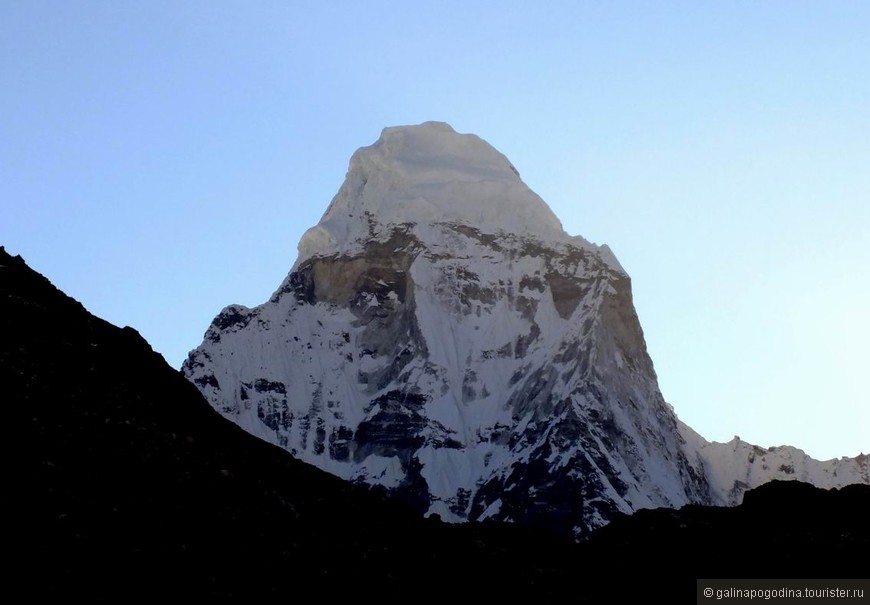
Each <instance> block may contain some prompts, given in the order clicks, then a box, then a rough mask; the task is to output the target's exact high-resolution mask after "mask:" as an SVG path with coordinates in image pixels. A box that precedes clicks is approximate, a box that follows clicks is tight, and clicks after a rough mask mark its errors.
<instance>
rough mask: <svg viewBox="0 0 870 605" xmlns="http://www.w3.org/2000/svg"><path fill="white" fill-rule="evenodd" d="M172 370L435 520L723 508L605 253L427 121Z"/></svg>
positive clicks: (620, 276)
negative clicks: (261, 292)
mask: <svg viewBox="0 0 870 605" xmlns="http://www.w3.org/2000/svg"><path fill="white" fill-rule="evenodd" d="M182 371H183V372H184V374H185V375H186V376H187V377H188V378H189V379H190V380H191V381H193V382H194V383H195V384H196V385H197V386H198V387H199V389H200V390H201V391H202V393H203V394H204V395H205V396H206V398H207V399H208V401H209V402H210V403H211V404H212V405H213V406H214V407H215V408H216V409H217V410H218V411H220V412H221V413H222V414H223V415H225V416H226V417H228V418H230V419H231V420H233V421H234V422H236V423H238V424H239V425H241V426H242V427H243V428H245V429H246V430H248V431H250V432H251V433H254V434H255V435H258V436H260V437H262V438H263V439H266V440H268V441H271V442H273V443H275V444H277V445H279V446H281V447H283V448H285V449H287V450H289V451H290V452H291V453H293V455H294V456H296V457H297V458H300V459H302V460H304V461H307V462H310V463H312V464H315V465H317V466H319V467H320V468H323V469H325V470H327V471H329V472H331V473H333V474H336V475H338V476H340V477H343V478H346V479H349V480H352V481H355V482H362V483H366V484H369V485H380V486H383V487H384V488H386V489H388V490H390V491H392V492H395V493H397V494H399V495H401V496H402V497H403V498H404V499H406V500H407V501H409V502H411V503H413V505H414V506H415V507H416V508H417V509H418V510H419V511H420V512H422V513H424V514H438V515H440V516H441V517H442V518H444V519H446V520H450V521H464V520H481V519H496V520H507V521H515V522H521V523H526V524H532V525H545V526H548V527H550V528H554V529H557V530H564V531H569V532H572V533H573V535H574V536H575V537H580V536H583V535H585V534H586V533H587V532H588V531H589V530H590V529H593V528H595V527H599V526H601V525H603V524H605V523H606V522H607V521H608V520H609V519H610V518H611V517H612V516H613V515H614V514H616V513H619V512H621V513H630V512H632V511H635V510H638V509H641V508H652V507H679V506H682V505H684V504H687V503H708V504H712V503H723V502H724V501H725V500H727V498H724V499H723V495H722V494H723V488H722V482H723V481H725V482H727V478H723V476H721V473H720V474H716V473H715V472H713V471H711V466H714V465H715V464H717V462H716V461H717V460H719V458H721V456H720V455H719V454H718V453H717V452H714V451H712V450H709V448H707V449H705V444H706V442H705V441H703V440H702V439H701V438H700V437H697V435H694V433H691V432H690V431H691V430H690V429H687V427H681V424H680V423H679V421H678V420H677V418H676V416H675V414H674V412H673V410H672V409H671V407H670V406H669V405H668V404H667V403H666V402H665V401H664V399H663V398H662V395H661V393H660V391H659V389H658V385H657V380H656V374H655V371H654V369H653V364H652V361H651V360H650V358H649V355H648V354H647V351H646V346H645V343H644V338H643V332H642V330H641V327H640V324H639V322H638V319H637V316H636V314H635V311H634V306H633V303H632V296H631V282H630V279H629V277H628V276H627V275H626V274H625V272H624V271H623V269H622V267H621V266H620V265H619V263H618V261H617V260H616V258H615V257H614V256H613V254H612V253H611V251H610V250H609V249H608V248H607V247H606V246H596V245H593V244H591V243H589V242H588V241H586V240H584V239H583V238H581V237H576V236H575V237H572V236H569V235H567V234H566V233H565V232H564V231H563V230H562V228H561V225H560V223H559V221H558V219H557V218H556V217H555V215H553V213H552V212H551V211H550V209H549V208H548V207H547V205H546V204H545V203H544V202H543V200H541V199H540V198H539V197H538V196H537V195H536V194H534V193H533V192H532V191H531V190H530V189H529V188H528V187H527V186H526V185H525V184H524V183H523V182H522V180H521V179H520V177H519V174H518V172H517V171H516V169H515V168H514V167H513V166H512V165H511V164H510V162H509V161H508V160H507V159H506V158H505V157H504V156H503V155H502V154H500V153H499V152H498V151H496V150H495V149H493V148H492V147H491V146H489V145H488V144H487V143H486V142H484V141H482V140H481V139H479V138H478V137H476V136H473V135H465V134H458V133H456V132H454V131H453V129H451V128H450V127H449V126H448V125H446V124H442V123H434V122H429V123H425V124H422V125H419V126H408V127H397V128H388V129H385V130H384V132H383V134H382V136H381V138H380V139H379V140H378V141H377V142H376V143H375V144H374V145H372V146H370V147H365V148H362V149H360V150H358V151H357V152H356V153H355V154H354V156H353V157H352V159H351V162H350V168H349V171H348V174H347V177H346V179H345V182H344V184H343V185H342V186H341V188H340V190H339V192H338V194H337V195H336V197H335V198H334V199H333V201H332V203H331V204H330V205H329V207H328V209H327V211H326V213H325V214H324V216H323V218H322V219H321V221H320V223H319V224H318V225H317V226H315V227H313V228H312V229H309V231H308V232H306V234H305V235H304V236H303V238H302V241H301V242H300V244H299V258H298V260H297V261H296V263H295V265H294V266H293V268H292V270H291V272H290V274H289V275H288V276H287V278H286V279H285V280H284V282H283V283H282V284H281V286H280V287H279V288H278V290H277V291H276V292H275V294H274V295H273V296H272V298H271V299H270V300H269V301H268V302H266V303H264V304H263V305H260V306H258V307H256V308H253V309H249V308H245V307H242V306H239V305H232V306H229V307H227V308H225V309H224V310H223V311H222V312H221V313H220V314H219V315H218V316H217V317H216V318H215V319H214V321H213V322H212V324H211V326H210V327H209V328H208V331H207V332H206V334H205V339H204V341H203V343H202V345H201V346H200V347H199V348H197V349H196V350H194V351H192V352H191V354H190V356H189V358H188V360H187V361H186V362H185V363H184V366H183V368H182ZM687 435H688V439H687ZM693 435H694V437H693ZM696 437H697V439H696ZM857 464H858V463H856V468H858V467H857ZM861 464H863V467H862V468H863V469H864V471H863V472H864V481H865V482H866V481H867V472H866V469H867V464H866V460H864V461H863V462H862V463H861ZM859 470H860V469H859ZM856 472H857V471H856ZM783 473H784V471H783ZM773 474H774V475H775V474H776V473H773ZM729 476H730V475H729ZM771 478H772V477H771ZM738 479H739V477H735V480H738ZM846 482H851V481H846ZM729 489H730V488H729ZM740 489H742V488H740ZM740 489H738V490H737V491H738V492H740ZM725 491H728V490H725ZM729 493H730V492H729ZM735 493H737V492H735ZM740 493H742V492H740ZM728 498H731V499H732V500H734V499H735V498H737V496H733V497H732V496H728Z"/></svg>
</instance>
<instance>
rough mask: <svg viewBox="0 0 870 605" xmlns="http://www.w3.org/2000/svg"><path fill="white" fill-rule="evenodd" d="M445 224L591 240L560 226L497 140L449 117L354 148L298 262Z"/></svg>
mask: <svg viewBox="0 0 870 605" xmlns="http://www.w3.org/2000/svg"><path fill="white" fill-rule="evenodd" d="M445 224H449V225H464V226H467V227H471V228H473V229H476V230H478V231H480V232H481V233H486V234H493V235H495V234H499V233H506V234H513V235H519V236H523V237H530V238H532V239H536V240H541V241H550V242H554V241H568V240H570V241H571V242H572V243H573V244H574V245H577V244H578V243H583V244H586V245H588V242H586V241H585V240H582V242H578V241H577V240H578V238H571V237H570V236H568V235H567V234H566V233H565V232H564V231H563V230H562V225H561V223H560V222H559V219H558V218H556V215H555V214H553V211H552V210H550V208H549V206H547V204H546V203H545V202H544V201H543V200H542V199H541V198H540V197H539V196H538V195H537V194H535V193H534V192H533V191H532V190H531V189H529V187H528V186H527V185H526V184H525V183H523V181H522V180H521V179H520V176H519V172H518V171H517V170H516V168H514V166H513V165H512V164H511V162H510V161H509V160H508V159H507V158H506V157H505V156H504V155H503V154H502V153H500V152H499V151H498V150H496V149H495V148H494V147H493V146H492V145H490V144H489V143H487V142H486V141H484V140H483V139H481V138H480V137H478V136H476V135H473V134H462V133H458V132H456V131H455V130H454V129H453V128H452V127H451V126H450V125H449V124H446V123H444V122H424V123H422V124H419V125H412V126H393V127H388V128H384V130H383V131H382V133H381V136H380V138H379V139H378V140H377V141H376V142H375V143H374V144H372V145H370V146H368V147H362V148H360V149H358V150H357V151H356V153H354V154H353V156H352V158H351V160H350V167H349V169H348V172H347V176H346V178H345V181H344V183H343V184H342V186H341V188H340V189H339V191H338V193H337V194H336V196H335V197H334V198H333V200H332V202H331V203H330V205H329V207H328V208H327V210H326V212H325V213H324V215H323V217H322V218H321V220H320V222H319V223H318V224H317V225H316V226H315V227H312V228H311V229H309V230H308V231H307V232H306V234H305V235H304V236H303V238H302V240H301V241H300V243H299V262H301V261H303V260H305V259H307V258H310V257H312V256H327V255H331V254H336V253H351V252H357V251H359V249H360V246H361V244H362V243H363V242H365V241H368V240H370V239H372V238H373V237H374V238H376V239H378V238H386V237H388V236H389V233H390V232H391V231H392V227H394V226H397V225H403V226H410V227H411V229H412V230H413V232H414V235H416V236H417V237H418V238H419V239H420V240H421V241H424V242H426V241H438V240H439V239H441V238H440V237H439V235H440V234H439V226H440V225H445ZM580 239H582V238H580Z"/></svg>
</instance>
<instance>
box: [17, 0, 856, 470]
mask: <svg viewBox="0 0 870 605" xmlns="http://www.w3.org/2000/svg"><path fill="white" fill-rule="evenodd" d="M868 30H870V3H868V2H863V1H851V2H850V1H838V2H802V1H800V0H790V1H767V2H755V1H753V2H749V1H734V2H708V1H697V0H695V1H692V2H620V1H612V2H611V1H608V2H576V1H575V2H547V3H541V2H535V3H533V2H498V3H496V2H467V1H466V2H444V1H441V2H406V3H398V2H365V3H363V2H341V1H335V2H304V1H297V2H266V1H263V2H254V3H251V2H228V1H217V2H195V1H188V2H159V1H150V2H140V3H136V2H126V1H119V2H88V1H78V2H74V3H73V2H60V1H54V2H41V1H38V0H27V1H17V0H2V2H0V244H4V245H5V246H6V247H7V249H8V250H9V251H10V252H12V253H13V254H21V255H22V256H24V258H25V259H26V260H27V261H28V262H29V263H30V264H31V265H32V266H33V267H34V268H36V269H37V270H39V271H40V272H42V273H44V274H45V275H47V276H48V277H49V278H50V279H51V280H52V281H53V282H54V283H55V284H56V285H57V286H59V287H60V288H62V289H63V290H65V291H66V292H67V293H68V294H70V295H72V296H74V297H75V298H77V299H78V300H80V301H81V302H82V303H83V304H84V305H85V306H86V307H87V308H88V309H89V310H90V311H92V312H93V313H96V314H97V315H100V316H102V317H104V318H106V319H108V320H109V321H112V322H113V323H116V324H119V325H132V326H134V327H135V328H137V329H138V330H139V331H140V332H141V333H142V334H143V336H145V337H146V338H147V339H148V340H149V342H150V343H151V344H152V346H153V347H154V348H155V349H156V350H157V351H159V352H161V353H163V355H164V356H165V357H166V358H167V360H168V361H169V362H170V363H171V364H172V365H174V366H176V367H177V366H179V365H180V364H181V362H182V360H183V359H184V357H185V356H186V353H187V351H188V350H190V349H192V348H194V347H195V346H197V345H198V344H199V343H200V341H201V339H202V334H203V332H204V331H205V329H206V328H207V326H208V324H209V322H210V321H211V319H212V318H213V316H214V315H215V314H216V313H217V312H218V311H219V310H220V309H221V308H222V307H223V306H225V305H227V304H230V303H242V304H246V305H249V306H253V305H256V304H259V303H261V302H264V301H265V300H266V299H267V298H268V297H269V296H270V295H271V293H272V292H273V290H274V289H275V288H277V286H278V284H279V283H280V282H281V280H282V279H283V277H284V276H285V275H286V273H287V271H288V270H289V268H290V266H291V265H292V263H293V261H294V260H295V257H296V244H297V242H298V240H299V237H300V236H301V234H302V232H303V231H304V230H305V229H307V228H308V227H310V226H312V225H313V224H315V223H316V222H317V221H318V220H319V218H320V215H321V214H322V213H323V211H324V210H325V209H326V206H327V204H328V203H329V201H330V199H331V198H332V196H333V195H334V194H335V192H336V190H337V189H338V187H339V185H340V184H341V181H342V179H343V176H344V173H345V171H346V169H347V162H348V160H349V158H350V155H351V153H352V152H353V151H354V150H355V149H356V148H358V147H360V146H363V145H368V144H371V143H372V142H374V141H375V140H376V139H377V137H378V135H379V133H380V130H381V129H382V128H383V127H385V126H390V125H398V124H413V123H418V122H423V121H426V120H442V121H446V122H449V123H450V124H451V125H452V126H453V127H454V128H455V129H456V130H458V131H460V132H473V133H475V134H478V135H479V136H481V137H483V138H484V139H486V140H487V141H489V142H490V143H491V144H493V145H494V146H495V147H496V148H497V149H499V150H500V151H502V152H503V153H504V154H505V155H507V156H508V158H510V159H511V161H512V162H513V164H514V165H515V166H516V167H517V168H518V169H519V171H520V173H521V175H522V176H523V179H524V180H525V181H526V183H527V184H528V185H529V186H530V187H531V188H532V189H534V190H535V191H536V192H537V193H538V194H540V195H541V196H542V197H543V198H544V200H546V201H547V203H548V204H549V205H550V206H551V207H552V208H553V210H554V212H555V213H556V214H557V215H558V216H559V218H560V219H561V220H562V223H563V225H564V227H565V229H566V231H568V232H569V233H571V234H579V235H583V236H584V237H586V238H587V239H590V240H592V241H594V242H596V243H607V244H608V245H609V246H610V247H611V248H612V249H613V250H614V252H615V253H616V255H617V257H618V258H619V259H620V261H621V262H622V264H623V265H624V266H625V268H626V269H627V271H628V272H629V274H630V275H631V277H632V282H633V287H634V297H635V304H636V307H637V311H638V314H639V316H640V320H641V323H642V325H643V327H644V332H645V336H646V339H647V345H648V347H649V351H650V354H651V356H652V358H653V361H654V363H655V366H656V370H657V372H658V375H659V381H660V386H661V388H662V391H663V393H664V395H665V398H666V399H667V400H668V401H669V402H671V403H672V404H673V405H674V406H675V408H676V411H677V413H678V415H679V416H680V417H681V418H682V419H683V420H684V421H686V422H687V423H688V424H689V425H691V426H693V427H694V428H695V429H696V430H698V431H699V432H700V433H701V434H702V435H704V436H705V437H707V438H708V439H711V440H717V441H727V440H729V439H731V438H732V437H733V436H734V435H740V437H741V438H743V439H744V440H747V441H751V442H754V443H757V444H759V445H762V446H768V445H780V444H791V445H796V446H799V447H801V448H802V449H804V450H805V451H807V452H808V453H809V454H811V455H813V456H815V457H819V458H832V457H837V456H841V455H856V454H858V453H859V452H861V451H863V452H865V453H867V452H870V395H868V389H867V384H866V382H867V380H866V378H865V377H866V376H867V375H868V372H867V369H866V360H867V346H868V343H870V321H868V314H867V309H870V286H868V277H870V271H868V267H870V170H868V168H867V167H868V166H870V41H868V38H867V35H866V32H867V31H868Z"/></svg>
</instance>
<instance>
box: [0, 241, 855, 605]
mask: <svg viewBox="0 0 870 605" xmlns="http://www.w3.org/2000/svg"><path fill="white" fill-rule="evenodd" d="M0 334H2V335H3V337H2V338H0V388H2V393H3V402H4V404H5V405H6V407H7V409H8V411H9V412H10V413H9V414H8V415H7V416H6V425H5V426H6V428H7V433H8V434H9V439H7V442H8V443H9V444H10V445H11V446H12V447H11V454H12V455H11V456H9V460H10V462H11V464H10V467H11V472H9V473H7V482H6V492H5V493H6V494H7V496H8V498H7V500H8V501H9V503H10V505H11V506H10V508H9V510H10V513H11V514H10V515H8V517H7V526H8V531H7V534H6V542H5V545H6V550H7V553H9V557H8V558H9V559H10V563H9V564H8V566H7V568H6V569H7V578H8V582H7V589H8V591H9V592H10V593H11V594H26V595H27V598H28V599H29V600H40V598H42V597H45V598H58V597H61V598H63V599H75V598H86V599H87V600H88V601H89V602H112V603H116V602H119V601H120V602H128V601H140V600H142V601H144V600H151V599H160V600H164V601H165V600H175V599H186V598H188V599H192V600H195V601H196V602H203V601H205V602H208V601H221V602H225V601H231V600H238V601H240V602H251V601H253V600H258V599H276V598H277V599H287V598H294V597H295V596H296V595H300V594H304V595H311V594H322V595H324V596H328V597H330V598H345V597H352V598H356V599H360V598H364V597H369V598H383V599H398V598H403V599H407V598H409V597H412V596H413V597H415V598H420V599H422V600H424V601H434V600H441V601H444V600H447V599H454V600H455V599H457V598H467V597H480V598H505V599H507V598H528V599H533V600H534V602H539V603H564V602H565V601H566V599H579V600H580V601H581V602H582V601H583V600H584V599H586V600H589V601H597V600H600V599H601V597H605V598H611V599H612V597H613V595H614V594H619V595H620V596H623V597H626V596H648V595H649V593H650V592H651V591H668V594H671V595H685V596H686V598H687V599H688V598H690V597H691V595H692V594H694V592H695V587H696V578H703V577H735V578H737V577H740V578H753V577H806V578H809V577H827V578H834V577H847V578H848V577H861V574H862V573H863V571H864V567H865V565H866V561H865V559H866V557H865V556H864V555H865V554H866V552H867V549H868V548H870V527H868V518H867V515H866V511H867V510H868V508H870V486H865V485H855V486H850V487H847V488H843V489H840V490H820V489H816V488H813V487H811V486H809V485H804V484H799V483H797V482H791V483H781V482H772V483H770V484H768V485H766V486H764V487H762V488H759V489H757V490H753V491H750V492H748V493H747V495H746V499H745V503H744V505H742V506H738V507H734V508H728V509H722V508H717V507H711V506H686V507H683V508H682V509H680V510H667V509H658V510H645V511H641V513H639V514H636V515H632V516H623V515H618V516H617V517H616V518H615V519H614V520H613V521H612V522H611V523H610V524H609V525H608V526H607V527H605V528H602V529H601V530H598V531H596V532H593V533H592V534H591V535H590V537H589V539H588V540H586V541H584V542H583V543H580V544H575V543H574V542H573V541H571V540H568V539H565V538H560V537H558V536H556V535H553V534H551V533H546V532H539V531H532V530H531V529H528V528H523V527H522V526H520V525H517V524H499V523H487V522H483V523H467V524H456V525H451V524H446V523H441V522H437V521H434V520H432V519H428V520H424V519H421V518H420V517H419V515H417V514H415V513H413V512H412V511H411V510H410V509H409V508H408V507H407V506H405V505H403V504H402V503H400V502H397V501H395V500H394V499H393V498H389V497H387V496H385V495H384V494H383V493H378V490H370V489H364V488H362V487H360V486H354V485H352V484H350V483H348V482H346V481H343V480H341V479H338V478H336V477H334V476H331V475H329V474H327V473H325V472H323V471H320V470H318V469H316V468H314V467H312V466H310V465H307V464H305V463H302V462H299V461H297V460H295V459H293V458H292V457H291V456H290V455H289V454H288V453H287V452H285V451H283V450H281V449H280V448H277V447H275V446H273V445H270V444H267V443H265V442H263V441H262V440H260V439H258V438H256V437H253V436H252V435H250V434H248V433H246V432H245V431H242V430H241V429H239V428H238V427H237V426H235V425H234V424H232V423H231V422H229V421H227V420H226V419H224V418H221V417H220V415H218V414H217V413H216V412H215V411H214V410H213V409H212V408H211V407H210V406H209V405H208V403H207V402H206V401H205V400H204V398H203V397H202V395H201V394H200V393H199V392H198V391H197V389H196V388H194V387H193V385H191V384H190V383H189V382H188V381H186V380H185V379H184V378H183V377H182V376H181V375H180V373H179V372H177V371H176V370H173V369H172V368H170V367H169V366H168V365H167V364H166V363H165V361H164V360H163V358H162V357H161V356H160V355H159V354H157V353H155V352H154V351H153V350H152V349H151V347H150V346H149V345H148V344H147V343H146V342H145V341H144V340H143V339H142V338H141V337H140V336H139V335H138V333H137V332H136V331H135V330H133V329H132V328H129V327H127V328H123V329H122V328H118V327H115V326H113V325H111V324H109V323H107V322H105V321H103V320H101V319H99V318H96V317H94V316H92V315H90V314H89V313H88V312H87V311H86V310H85V309H84V307H82V305H81V304H79V303H78V302H76V301H75V300H73V299H71V298H69V297H68V296H66V295H64V294H63V293H62V292H60V291H58V290H57V289H56V288H54V286H52V285H51V284H50V283H49V281H48V280H47V279H45V278H44V277H42V276H41V275H39V274H38V273H36V272H35V271H33V270H32V269H30V268H29V267H28V266H27V265H26V264H25V262H24V261H23V259H21V257H12V256H10V255H9V254H7V253H6V251H5V250H4V249H3V248H2V247H0ZM699 554H700V555H702V556H699ZM619 574H625V575H626V577H631V578H632V580H633V581H632V582H627V583H624V582H619V581H614V580H613V579H612V578H614V577H618V576H619Z"/></svg>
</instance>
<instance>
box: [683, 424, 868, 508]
mask: <svg viewBox="0 0 870 605" xmlns="http://www.w3.org/2000/svg"><path fill="white" fill-rule="evenodd" d="M680 432H681V434H682V435H683V438H684V439H685V441H686V451H687V452H689V459H690V460H692V461H694V462H695V463H696V464H697V465H698V466H699V468H701V467H702V468H703V469H704V472H705V473H706V477H707V480H708V483H709V485H710V494H711V497H712V499H713V502H714V503H717V504H722V505H726V506H734V505H737V504H740V503H741V502H742V501H743V494H744V493H745V492H746V491H747V490H750V489H753V488H755V487H758V486H759V485H762V484H764V483H767V482H768V481H773V480H774V479H779V480H794V481H803V482H804V483H811V484H813V485H815V486H816V487H821V488H824V489H831V488H840V487H843V486H846V485H851V484H853V483H864V484H870V456H867V455H865V454H860V455H858V456H856V457H854V458H849V457H842V458H835V459H833V460H825V461H821V460H816V459H814V458H811V457H810V456H808V455H807V454H806V453H805V452H804V451H803V450H800V449H798V448H796V447H791V446H778V447H768V448H762V447H759V446H757V445H753V444H751V443H747V442H745V441H742V440H741V439H740V438H739V437H736V436H735V437H734V439H732V440H731V441H729V442H727V443H719V442H715V441H714V442H709V441H707V440H705V439H703V438H702V437H701V436H700V435H698V434H697V433H696V432H695V431H693V430H692V429H691V428H689V427H688V426H687V425H686V424H684V423H682V422H680Z"/></svg>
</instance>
